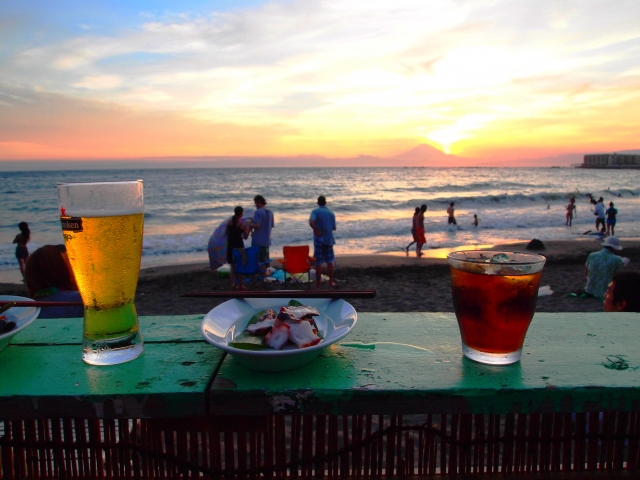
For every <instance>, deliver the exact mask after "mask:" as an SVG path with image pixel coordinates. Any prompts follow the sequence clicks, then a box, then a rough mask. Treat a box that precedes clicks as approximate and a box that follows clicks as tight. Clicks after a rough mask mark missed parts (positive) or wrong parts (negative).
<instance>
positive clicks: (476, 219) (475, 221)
mask: <svg viewBox="0 0 640 480" xmlns="http://www.w3.org/2000/svg"><path fill="white" fill-rule="evenodd" d="M473 226H474V227H477V226H478V215H476V214H474V215H473Z"/></svg>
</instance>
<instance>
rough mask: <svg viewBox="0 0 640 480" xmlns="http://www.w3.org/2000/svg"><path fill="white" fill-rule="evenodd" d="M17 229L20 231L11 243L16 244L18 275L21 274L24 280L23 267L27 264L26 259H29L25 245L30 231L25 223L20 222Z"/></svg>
mask: <svg viewBox="0 0 640 480" xmlns="http://www.w3.org/2000/svg"><path fill="white" fill-rule="evenodd" d="M18 228H19V229H20V233H19V234H18V235H16V238H14V239H13V243H16V244H17V246H16V258H17V259H18V263H19V264H20V273H21V274H22V278H23V279H24V267H25V265H26V263H27V258H28V257H29V249H28V248H27V243H28V242H29V240H30V239H31V230H29V224H28V223H27V222H20V223H19V224H18Z"/></svg>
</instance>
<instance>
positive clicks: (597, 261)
mask: <svg viewBox="0 0 640 480" xmlns="http://www.w3.org/2000/svg"><path fill="white" fill-rule="evenodd" d="M602 246H603V247H604V248H603V249H602V250H600V251H599V252H593V253H590V254H589V256H588V257H587V263H585V270H584V274H585V276H586V277H587V285H586V286H585V287H584V291H585V292H586V293H587V294H588V295H591V296H593V297H596V298H600V299H604V294H605V292H606V291H607V288H608V286H609V284H610V283H611V280H612V279H613V276H614V275H615V274H616V273H618V272H619V271H620V270H621V269H622V266H623V260H622V257H620V256H618V255H616V254H615V253H613V251H614V250H618V251H619V250H622V246H621V245H620V240H618V238H617V237H609V238H607V239H606V240H605V241H604V242H602Z"/></svg>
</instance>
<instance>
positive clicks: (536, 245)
mask: <svg viewBox="0 0 640 480" xmlns="http://www.w3.org/2000/svg"><path fill="white" fill-rule="evenodd" d="M525 248H526V249H527V250H545V249H546V247H545V246H544V243H542V242H541V241H540V240H538V239H537V238H534V239H533V240H531V241H530V242H529V243H528V244H527V246H526V247H525Z"/></svg>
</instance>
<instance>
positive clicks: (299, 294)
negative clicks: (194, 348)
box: [180, 290, 376, 298]
mask: <svg viewBox="0 0 640 480" xmlns="http://www.w3.org/2000/svg"><path fill="white" fill-rule="evenodd" d="M180 296H181V297H191V298H194V297H203V298H204V297H210V298H373V297H375V296H376V291H375V290H255V291H249V290H232V291H221V292H189V293H183V294H182V295H180Z"/></svg>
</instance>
